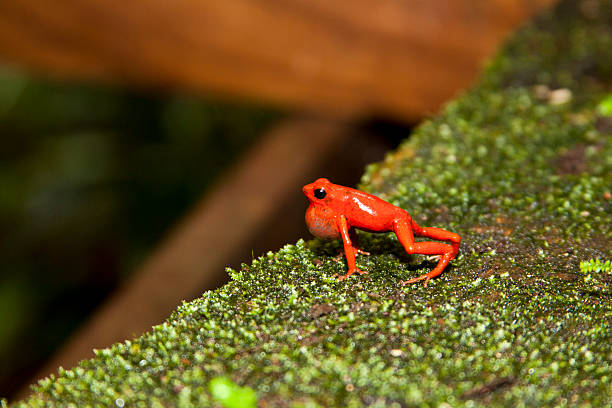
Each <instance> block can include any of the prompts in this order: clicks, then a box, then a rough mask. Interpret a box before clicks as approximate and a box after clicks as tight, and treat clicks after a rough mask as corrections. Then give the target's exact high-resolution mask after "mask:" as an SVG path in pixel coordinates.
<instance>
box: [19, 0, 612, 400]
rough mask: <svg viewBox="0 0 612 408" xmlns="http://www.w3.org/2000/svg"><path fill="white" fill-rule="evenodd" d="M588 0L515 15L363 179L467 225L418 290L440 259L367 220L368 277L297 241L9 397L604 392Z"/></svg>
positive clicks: (611, 215)
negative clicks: (458, 89)
mask: <svg viewBox="0 0 612 408" xmlns="http://www.w3.org/2000/svg"><path fill="white" fill-rule="evenodd" d="M591 3H594V2H591ZM595 3H597V4H599V13H598V14H597V15H598V17H589V15H590V14H589V15H587V16H585V15H584V13H587V14H588V13H589V11H588V10H586V11H581V10H582V9H580V10H574V9H573V7H576V6H575V5H574V4H575V3H574V2H565V3H562V4H561V5H560V7H559V8H558V9H557V10H556V12H555V14H554V15H551V16H544V17H542V18H541V19H539V20H538V21H537V22H536V23H535V24H533V25H530V26H528V27H525V28H524V29H522V30H521V32H519V33H518V34H517V35H516V36H515V38H514V39H513V40H512V41H511V42H510V43H509V44H508V45H507V47H505V49H504V50H503V51H502V53H501V54H500V56H499V57H498V58H497V59H496V60H494V61H493V62H492V63H491V65H490V67H489V69H488V70H487V72H486V73H485V74H484V76H483V78H482V81H481V83H480V85H478V86H477V87H475V88H474V89H473V90H471V91H470V92H468V93H466V94H465V95H464V96H463V97H461V98H460V99H458V100H457V101H454V102H452V103H450V104H448V106H447V107H446V108H445V110H444V112H443V113H442V114H441V115H439V116H438V117H437V118H435V119H433V120H431V121H428V122H426V123H425V124H423V125H422V126H421V127H420V128H419V129H418V130H417V131H416V132H415V134H414V135H413V136H412V137H411V138H410V139H409V140H407V141H406V142H405V143H404V144H403V145H402V146H401V147H400V148H399V149H398V150H397V151H395V152H393V153H391V154H389V156H388V157H387V159H386V160H385V161H384V162H382V163H377V164H373V165H371V166H369V168H368V169H367V172H366V174H365V175H364V177H363V184H362V187H363V188H364V189H365V190H368V191H370V192H373V193H376V194H378V195H380V196H382V197H384V198H385V199H387V200H389V201H391V202H393V203H395V204H397V205H400V206H402V207H404V208H406V209H407V210H408V211H410V213H411V214H412V215H413V216H414V218H415V219H416V220H417V221H418V222H419V223H421V224H423V225H429V226H441V227H444V228H447V229H450V230H453V231H456V232H458V233H460V234H461V235H462V237H463V241H462V251H461V253H460V256H459V257H458V258H457V259H456V260H455V261H453V263H452V267H450V268H448V269H447V270H446V271H445V272H444V273H443V274H442V275H441V277H440V278H438V279H434V280H433V281H431V282H430V283H429V286H428V287H423V285H412V286H401V285H400V284H399V282H400V281H401V280H405V279H407V278H409V277H414V276H418V275H419V274H421V273H424V272H425V271H428V270H430V269H431V268H432V266H433V263H432V262H428V261H426V260H424V258H423V257H412V256H407V255H405V253H404V252H403V250H402V249H401V247H400V246H399V244H398V243H397V240H396V238H395V237H394V236H393V235H391V234H386V235H370V234H361V236H360V238H361V240H362V241H363V242H362V246H363V247H364V248H367V249H368V250H370V251H371V252H372V255H371V256H369V257H363V256H361V257H359V259H358V262H359V263H360V264H361V266H362V267H363V268H364V269H367V270H368V271H369V272H370V273H369V274H368V275H364V276H358V277H355V278H351V279H349V280H348V281H343V282H339V281H338V280H337V279H336V278H334V277H333V275H334V274H335V273H345V272H346V265H345V263H344V262H343V260H340V261H337V260H336V259H335V256H336V255H337V253H338V252H339V251H340V250H341V247H340V246H339V244H338V243H323V242H320V241H317V240H314V241H310V242H304V241H299V242H298V243H297V244H296V245H287V246H285V247H284V248H282V249H281V250H280V251H278V252H276V253H273V252H269V253H268V254H266V255H264V256H262V257H260V258H258V259H256V260H255V261H253V263H252V264H251V265H243V266H242V268H241V269H240V270H238V271H230V274H231V276H232V278H233V281H232V282H230V283H229V284H227V285H226V286H224V287H223V288H221V289H218V290H216V291H214V292H206V293H204V295H203V296H202V297H201V298H199V299H196V300H194V301H192V302H188V303H184V304H183V305H182V306H181V307H179V308H178V310H177V311H176V312H175V313H174V314H173V315H172V316H171V317H170V318H169V319H168V321H167V322H165V323H164V324H162V325H159V326H156V327H154V328H153V330H152V331H151V332H149V333H147V334H145V335H143V336H142V337H139V338H137V339H135V340H133V341H128V342H125V343H121V344H115V345H113V346H112V347H110V348H108V349H105V350H100V351H98V352H97V355H96V358H94V359H92V360H86V361H83V362H81V363H80V364H79V366H78V367H76V368H74V369H72V370H68V371H66V370H61V369H60V372H59V374H58V376H57V377H50V378H48V379H45V380H42V381H41V382H40V383H39V384H38V386H37V387H36V393H35V394H34V396H33V397H32V398H30V399H29V400H27V401H25V402H22V403H21V404H19V406H25V405H26V404H28V405H29V406H34V407H36V406H54V405H62V406H79V407H80V406H85V405H87V404H92V403H93V402H95V403H98V404H103V405H105V406H113V405H115V406H121V404H125V405H126V406H143V407H144V406H192V405H196V406H214V401H213V397H212V395H211V394H210V392H209V390H208V387H207V384H208V383H209V382H210V380H211V379H212V378H215V377H218V376H226V377H229V378H231V380H232V381H233V382H234V383H235V384H238V385H240V386H247V387H250V388H252V389H253V390H255V392H256V394H257V398H258V403H259V405H260V406H288V407H289V406H293V407H297V406H317V405H318V406H343V407H358V406H364V405H367V406H373V407H383V406H397V407H400V406H436V407H445V406H452V407H477V406H553V405H555V406H566V405H572V406H609V405H610V404H612V363H611V362H612V351H611V349H610V344H612V331H611V330H610V315H611V314H612V281H610V280H609V279H607V278H602V279H597V280H589V279H585V278H584V277H583V273H582V272H581V271H580V261H584V260H588V259H591V258H599V259H610V258H611V257H612V227H611V226H612V209H611V205H612V200H611V199H610V189H611V186H612V126H610V123H609V122H607V119H606V118H604V117H601V116H600V114H599V113H598V110H597V105H598V102H599V101H600V100H601V98H602V97H603V95H605V94H606V93H609V92H610V90H611V89H612V83H611V78H612V75H610V72H609V69H610V67H612V47H610V46H608V45H609V44H611V43H612V26H610V25H606V24H605V23H604V22H606V21H607V22H609V21H612V5H611V4H610V3H609V2H606V3H604V2H601V3H599V2H595ZM560 44H564V45H565V46H564V47H559V45H560ZM559 87H562V88H564V90H563V91H562V92H560V93H556V94H555V93H554V91H555V90H556V89H557V88H559Z"/></svg>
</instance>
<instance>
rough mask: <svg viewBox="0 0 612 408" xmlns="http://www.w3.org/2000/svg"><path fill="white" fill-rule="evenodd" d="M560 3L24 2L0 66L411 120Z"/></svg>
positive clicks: (7, 12) (12, 21)
mask: <svg viewBox="0 0 612 408" xmlns="http://www.w3.org/2000/svg"><path fill="white" fill-rule="evenodd" d="M554 2H555V0H532V1H519V0H517V1H510V0H474V1H464V0H436V1H433V0H432V1H419V0H377V1H371V0H351V1H341V2H336V1H328V0H232V1H194V0H173V1H168V0H131V1H129V2H125V1H119V0H79V1H76V0H54V1H52V2H50V1H48V0H18V1H3V2H0V59H4V60H5V61H7V62H12V63H16V64H19V65H23V66H27V67H31V68H33V69H36V70H39V71H42V72H45V73H51V74H53V75H57V76H61V77H68V78H73V77H79V78H101V79H106V80H114V81H121V82H124V83H127V84H135V85H139V86H142V85H144V86H157V87H170V88H184V89H190V90H198V91H214V92H218V93H220V94H225V95H232V96H239V97H245V98H250V99H255V100H260V101H265V102H273V103H277V104H281V105H285V106H293V107H297V108H299V109H314V110H318V111H325V112H329V111H331V112H333V113H336V114H357V113H360V112H366V113H368V114H375V113H381V114H383V115H391V116H396V117H398V118H415V117H420V116H422V115H423V114H427V113H431V112H434V111H435V110H436V109H437V108H438V107H439V105H440V104H441V103H442V102H444V101H445V100H447V99H449V98H450V97H451V96H453V94H454V93H455V92H457V90H459V89H462V88H464V87H465V86H467V85H468V84H469V83H470V82H471V81H472V79H473V78H474V77H475V75H476V73H477V72H478V70H479V68H480V66H481V64H482V61H483V60H484V59H485V58H487V57H488V56H490V55H491V54H492V53H493V52H494V50H495V49H496V48H497V46H498V45H499V43H500V41H501V40H502V39H503V38H504V36H505V35H506V34H507V33H508V32H509V31H510V30H511V29H512V28H513V27H514V26H516V25H517V24H519V23H520V22H522V21H523V20H525V19H526V18H528V17H529V16H531V15H532V14H533V13H535V12H536V11H538V10H539V9H541V8H542V7H545V6H548V5H551V4H552V3H554Z"/></svg>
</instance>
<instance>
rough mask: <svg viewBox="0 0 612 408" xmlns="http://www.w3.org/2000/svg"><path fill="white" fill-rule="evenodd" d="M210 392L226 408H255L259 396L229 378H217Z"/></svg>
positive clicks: (210, 385) (211, 382) (213, 381)
mask: <svg viewBox="0 0 612 408" xmlns="http://www.w3.org/2000/svg"><path fill="white" fill-rule="evenodd" d="M208 390H209V391H210V393H211V394H212V395H213V397H214V398H215V399H216V400H217V401H218V402H220V403H221V405H223V406H224V407H225V408H251V407H252V408H255V407H256V406H257V394H256V393H255V391H253V389H251V388H249V387H240V386H239V385H237V384H235V383H234V382H233V381H232V380H231V379H229V378H227V377H215V378H213V379H212V380H210V382H209V383H208Z"/></svg>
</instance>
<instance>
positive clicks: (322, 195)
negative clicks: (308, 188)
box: [314, 188, 327, 199]
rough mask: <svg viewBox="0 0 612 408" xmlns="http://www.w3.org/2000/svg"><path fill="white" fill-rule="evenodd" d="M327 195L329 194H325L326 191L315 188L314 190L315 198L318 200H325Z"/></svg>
mask: <svg viewBox="0 0 612 408" xmlns="http://www.w3.org/2000/svg"><path fill="white" fill-rule="evenodd" d="M326 195H327V193H326V192H325V190H323V189H322V188H315V190H314V196H315V197H316V198H318V199H323V198H325V196H326Z"/></svg>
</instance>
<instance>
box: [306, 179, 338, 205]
mask: <svg viewBox="0 0 612 408" xmlns="http://www.w3.org/2000/svg"><path fill="white" fill-rule="evenodd" d="M334 186H335V184H333V183H332V182H331V181H329V180H328V179H326V178H320V179H317V180H316V181H315V182H314V183H310V184H307V185H305V186H304V187H303V188H302V191H303V192H304V195H306V197H307V198H308V200H309V201H310V202H311V203H312V204H323V205H324V204H325V203H328V202H329V201H331V200H332V199H333V196H334Z"/></svg>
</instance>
